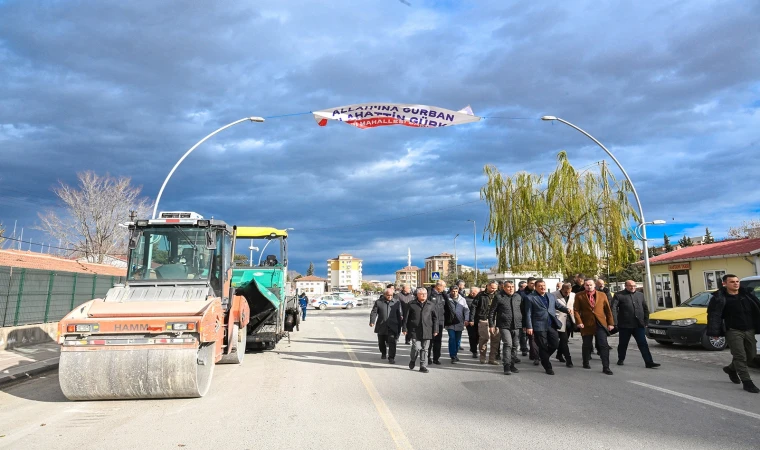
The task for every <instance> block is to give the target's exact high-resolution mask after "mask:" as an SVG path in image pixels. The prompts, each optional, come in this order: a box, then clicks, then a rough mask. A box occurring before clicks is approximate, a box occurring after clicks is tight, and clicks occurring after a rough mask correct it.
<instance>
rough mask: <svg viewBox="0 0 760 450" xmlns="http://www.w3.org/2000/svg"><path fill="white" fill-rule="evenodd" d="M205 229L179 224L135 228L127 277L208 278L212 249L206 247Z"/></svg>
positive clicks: (139, 278) (155, 278)
mask: <svg viewBox="0 0 760 450" xmlns="http://www.w3.org/2000/svg"><path fill="white" fill-rule="evenodd" d="M206 231H207V229H206V228H193V227H180V226H175V227H156V228H144V229H141V230H138V235H139V238H138V239H137V240H136V243H137V245H136V246H135V248H134V249H133V250H132V251H131V253H130V257H129V271H128V274H127V279H128V280H129V281H140V280H208V279H209V273H210V272H211V270H209V266H210V263H211V262H212V261H213V260H214V259H213V257H214V253H215V250H209V249H208V248H207V247H206V244H207V242H206Z"/></svg>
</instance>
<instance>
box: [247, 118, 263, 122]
mask: <svg viewBox="0 0 760 450" xmlns="http://www.w3.org/2000/svg"><path fill="white" fill-rule="evenodd" d="M248 120H250V121H251V122H263V121H264V118H263V117H249V118H248Z"/></svg>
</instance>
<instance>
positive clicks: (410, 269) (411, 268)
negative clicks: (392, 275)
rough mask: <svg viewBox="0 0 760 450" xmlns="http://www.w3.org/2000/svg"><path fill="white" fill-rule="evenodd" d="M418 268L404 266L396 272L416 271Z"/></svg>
mask: <svg viewBox="0 0 760 450" xmlns="http://www.w3.org/2000/svg"><path fill="white" fill-rule="evenodd" d="M418 270H420V268H419V267H417V266H406V267H404V268H403V269H399V270H397V271H396V272H412V271H414V272H416V271H418Z"/></svg>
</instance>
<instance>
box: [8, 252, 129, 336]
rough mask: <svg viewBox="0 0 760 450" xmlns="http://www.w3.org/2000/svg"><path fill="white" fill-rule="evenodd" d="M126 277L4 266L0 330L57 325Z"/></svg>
mask: <svg viewBox="0 0 760 450" xmlns="http://www.w3.org/2000/svg"><path fill="white" fill-rule="evenodd" d="M122 282H124V277H117V276H111V275H91V274H85V273H76V272H54V271H49V270H36V269H22V268H18V267H0V327H12V326H16V325H29V324H34V323H45V322H57V321H58V320H60V319H61V318H63V316H65V315H66V313H68V312H69V311H71V310H72V309H74V307H75V306H77V305H81V304H82V303H84V302H86V301H88V300H91V299H93V298H98V297H102V296H103V295H105V293H106V292H108V290H109V289H110V288H111V287H113V285H114V284H116V283H122Z"/></svg>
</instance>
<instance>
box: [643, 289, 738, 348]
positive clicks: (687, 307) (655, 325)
mask: <svg viewBox="0 0 760 450" xmlns="http://www.w3.org/2000/svg"><path fill="white" fill-rule="evenodd" d="M712 294H713V292H700V293H699V294H697V295H695V296H693V297H691V298H690V299H688V300H686V301H685V302H683V303H681V305H680V306H677V307H675V308H671V309H666V310H663V311H657V312H655V313H652V314H650V315H649V326H648V327H647V336H648V337H649V338H650V339H654V340H655V342H657V343H658V344H662V345H673V344H685V345H701V346H702V347H703V348H705V349H707V350H723V349H725V348H726V338H725V337H724V336H720V337H717V338H715V337H710V336H707V335H706V333H705V330H706V329H707V304H708V303H709V302H710V297H711V296H712Z"/></svg>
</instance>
